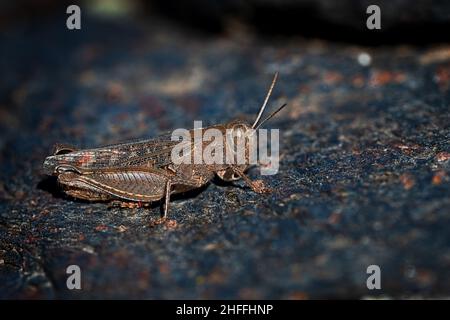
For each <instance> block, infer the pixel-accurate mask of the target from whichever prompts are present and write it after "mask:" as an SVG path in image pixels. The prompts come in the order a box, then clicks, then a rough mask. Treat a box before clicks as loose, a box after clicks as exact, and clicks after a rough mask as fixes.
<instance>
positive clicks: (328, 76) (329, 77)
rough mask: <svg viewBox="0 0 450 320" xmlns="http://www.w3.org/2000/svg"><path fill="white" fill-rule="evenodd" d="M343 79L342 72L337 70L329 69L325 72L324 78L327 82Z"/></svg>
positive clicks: (331, 82)
mask: <svg viewBox="0 0 450 320" xmlns="http://www.w3.org/2000/svg"><path fill="white" fill-rule="evenodd" d="M342 79H343V76H342V74H340V73H339V72H335V71H329V72H327V73H325V76H324V78H323V80H324V82H325V83H326V84H336V83H339V82H341V81H342Z"/></svg>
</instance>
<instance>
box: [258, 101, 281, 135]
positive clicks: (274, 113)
mask: <svg viewBox="0 0 450 320" xmlns="http://www.w3.org/2000/svg"><path fill="white" fill-rule="evenodd" d="M286 106H287V103H285V104H283V105H282V106H281V107H279V108H278V109H277V110H275V111H274V112H272V113H271V114H270V116H268V117H267V118H265V119H264V120H263V121H261V123H260V124H258V126H257V127H256V128H254V129H255V130H258V128H259V127H261V125H262V124H263V123H264V122H266V121H268V120H270V119H271V118H272V117H273V116H274V115H276V114H277V113H278V112H280V111H281V110H282V109H283V108H284V107H286Z"/></svg>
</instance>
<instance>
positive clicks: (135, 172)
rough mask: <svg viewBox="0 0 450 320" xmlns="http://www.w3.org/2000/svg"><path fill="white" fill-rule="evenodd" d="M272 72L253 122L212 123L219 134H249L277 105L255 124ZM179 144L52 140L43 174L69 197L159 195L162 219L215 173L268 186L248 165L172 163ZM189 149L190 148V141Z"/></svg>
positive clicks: (258, 188)
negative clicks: (175, 200)
mask: <svg viewBox="0 0 450 320" xmlns="http://www.w3.org/2000/svg"><path fill="white" fill-rule="evenodd" d="M277 78H278V73H276V74H275V76H274V78H273V80H272V84H271V86H270V88H269V90H268V92H267V95H266V97H265V100H264V103H263V104H262V106H261V108H260V110H259V112H258V115H257V117H256V120H255V121H254V123H253V124H252V125H249V124H248V123H246V122H245V121H240V120H237V121H232V122H229V123H227V124H218V125H215V126H212V127H207V128H200V129H198V128H197V129H193V130H191V132H192V133H194V132H193V131H194V130H206V129H209V128H215V129H218V130H220V131H221V132H225V131H226V129H229V128H233V130H235V129H236V128H238V130H240V132H242V133H244V134H246V133H247V132H250V131H249V130H251V129H252V132H254V131H255V130H256V129H258V128H259V127H260V126H261V125H262V124H263V123H264V122H266V121H267V120H269V119H270V118H272V117H273V116H274V115H275V114H277V113H278V112H279V111H280V110H281V109H282V108H284V107H285V106H286V104H283V105H282V106H281V107H280V108H278V109H277V110H276V111H275V112H273V113H272V114H271V115H269V116H268V117H267V118H265V119H264V120H263V121H261V122H260V119H261V116H262V114H263V112H264V110H265V108H266V105H267V102H268V100H269V97H270V95H271V93H272V90H273V88H274V86H275V83H276V80H277ZM177 143H179V142H178V141H172V139H171V136H170V135H161V136H158V137H156V138H154V139H148V140H141V141H137V142H128V143H121V144H114V145H107V146H104V147H99V148H94V149H83V150H79V149H77V148H75V147H72V146H68V145H63V144H57V145H55V147H54V153H53V155H51V156H48V157H47V158H46V159H45V161H44V164H43V169H44V171H45V173H46V174H48V175H54V176H56V177H57V181H58V183H59V185H60V186H61V187H62V189H63V190H64V192H65V193H66V194H68V195H70V196H72V197H74V198H78V199H83V200H89V201H119V202H120V201H122V202H124V203H125V204H126V203H128V204H135V205H138V206H140V205H141V204H142V203H150V202H155V201H159V200H162V199H164V203H163V205H164V210H163V217H162V219H166V217H167V214H168V211H169V200H170V195H171V194H175V193H181V192H186V191H189V190H192V189H195V188H199V187H201V186H203V185H205V184H207V183H209V181H210V180H212V179H213V178H214V175H217V176H218V177H219V178H220V179H222V180H224V181H235V180H238V179H241V178H242V179H243V180H244V181H245V183H246V184H247V185H248V186H249V187H250V188H251V189H252V190H253V191H254V192H257V193H264V192H268V191H269V190H268V189H267V188H266V187H265V186H264V185H263V184H262V183H261V182H259V181H252V180H250V178H248V177H247V175H246V174H245V171H246V170H247V169H248V168H249V165H248V164H245V163H244V164H239V165H230V164H183V163H182V164H175V163H174V162H173V161H172V160H171V151H172V148H173V147H174V146H175V145H176V144H177ZM192 148H195V145H193V147H192Z"/></svg>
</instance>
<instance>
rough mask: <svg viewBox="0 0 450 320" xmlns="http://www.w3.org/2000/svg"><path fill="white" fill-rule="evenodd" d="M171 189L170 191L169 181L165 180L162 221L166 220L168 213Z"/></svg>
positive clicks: (170, 184)
mask: <svg viewBox="0 0 450 320" xmlns="http://www.w3.org/2000/svg"><path fill="white" fill-rule="evenodd" d="M171 189H172V182H171V181H170V180H167V183H166V192H165V196H164V216H163V219H166V218H167V213H168V212H169V202H170V193H171Z"/></svg>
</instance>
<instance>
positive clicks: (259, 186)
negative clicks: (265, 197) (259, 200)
mask: <svg viewBox="0 0 450 320" xmlns="http://www.w3.org/2000/svg"><path fill="white" fill-rule="evenodd" d="M232 170H233V172H234V173H235V174H237V175H238V176H239V177H241V178H242V179H243V180H244V181H245V183H246V184H247V185H248V186H249V187H250V188H251V189H252V190H253V191H254V192H256V193H270V192H271V191H272V190H271V189H270V188H268V187H266V186H265V185H264V183H263V182H262V181H261V180H257V181H252V180H251V179H250V178H249V177H247V175H246V174H245V173H244V171H242V170H241V169H240V168H239V167H234V166H233V167H232Z"/></svg>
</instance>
